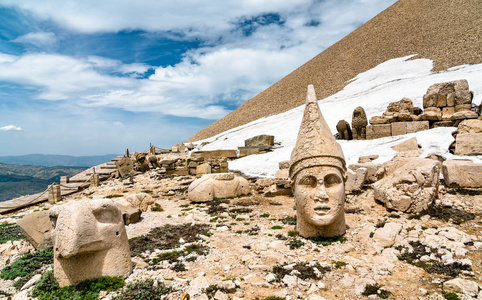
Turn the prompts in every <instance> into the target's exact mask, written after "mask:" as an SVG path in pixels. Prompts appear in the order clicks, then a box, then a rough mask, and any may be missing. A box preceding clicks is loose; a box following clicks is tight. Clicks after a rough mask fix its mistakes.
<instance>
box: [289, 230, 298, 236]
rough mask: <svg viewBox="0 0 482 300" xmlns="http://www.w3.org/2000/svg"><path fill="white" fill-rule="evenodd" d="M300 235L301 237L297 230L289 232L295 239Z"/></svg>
mask: <svg viewBox="0 0 482 300" xmlns="http://www.w3.org/2000/svg"><path fill="white" fill-rule="evenodd" d="M299 235H300V233H299V231H296V230H290V231H288V236H291V237H295V236H299Z"/></svg>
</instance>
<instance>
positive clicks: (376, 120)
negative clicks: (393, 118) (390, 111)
mask: <svg viewBox="0 0 482 300" xmlns="http://www.w3.org/2000/svg"><path fill="white" fill-rule="evenodd" d="M370 124H372V125H377V124H388V120H387V118H385V117H382V116H374V117H371V118H370Z"/></svg>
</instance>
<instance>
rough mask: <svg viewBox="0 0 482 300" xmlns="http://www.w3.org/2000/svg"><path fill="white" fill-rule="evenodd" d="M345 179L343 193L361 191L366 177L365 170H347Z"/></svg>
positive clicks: (366, 172) (366, 170)
mask: <svg viewBox="0 0 482 300" xmlns="http://www.w3.org/2000/svg"><path fill="white" fill-rule="evenodd" d="M346 175H347V179H346V183H345V192H346V193H348V194H349V193H353V192H357V191H359V190H361V189H362V187H363V184H364V183H365V181H366V178H367V175H368V169H367V168H358V169H357V170H356V171H352V170H350V169H348V170H347V174H346Z"/></svg>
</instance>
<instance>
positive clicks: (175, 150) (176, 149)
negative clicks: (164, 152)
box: [171, 144, 181, 153]
mask: <svg viewBox="0 0 482 300" xmlns="http://www.w3.org/2000/svg"><path fill="white" fill-rule="evenodd" d="M180 151H181V145H179V144H175V145H172V146H171V152H173V153H179V152H180Z"/></svg>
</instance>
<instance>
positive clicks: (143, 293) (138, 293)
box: [112, 279, 172, 300]
mask: <svg viewBox="0 0 482 300" xmlns="http://www.w3.org/2000/svg"><path fill="white" fill-rule="evenodd" d="M171 291H172V288H171V287H169V286H165V285H164V283H162V282H160V281H157V285H154V280H152V279H147V280H146V281H136V282H134V283H130V284H129V285H127V287H126V288H125V289H124V290H123V291H122V292H121V293H120V295H118V296H116V297H114V298H113V299H112V300H141V299H148V300H160V299H162V296H163V295H167V294H169V293H170V292H171Z"/></svg>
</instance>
